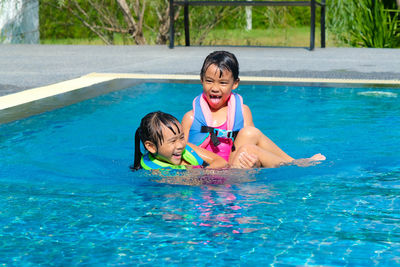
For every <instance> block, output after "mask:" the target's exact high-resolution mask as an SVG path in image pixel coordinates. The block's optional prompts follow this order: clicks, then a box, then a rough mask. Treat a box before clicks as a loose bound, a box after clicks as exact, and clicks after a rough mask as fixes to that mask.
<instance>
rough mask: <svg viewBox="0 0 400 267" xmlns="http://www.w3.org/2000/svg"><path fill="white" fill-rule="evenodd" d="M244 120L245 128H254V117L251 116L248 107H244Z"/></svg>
mask: <svg viewBox="0 0 400 267" xmlns="http://www.w3.org/2000/svg"><path fill="white" fill-rule="evenodd" d="M243 120H244V127H246V126H254V123H253V116H252V115H251V110H250V108H249V107H248V106H247V105H243Z"/></svg>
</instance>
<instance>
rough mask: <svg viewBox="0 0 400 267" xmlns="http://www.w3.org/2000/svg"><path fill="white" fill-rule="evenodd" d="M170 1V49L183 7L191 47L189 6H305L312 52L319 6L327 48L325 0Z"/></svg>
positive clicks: (187, 43) (188, 43) (323, 37)
mask: <svg viewBox="0 0 400 267" xmlns="http://www.w3.org/2000/svg"><path fill="white" fill-rule="evenodd" d="M169 1H170V10H169V11H170V13H169V16H170V32H169V34H170V37H169V41H170V42H169V47H170V48H174V37H175V25H174V24H175V21H174V13H175V6H183V13H184V23H185V45H186V46H190V34H189V6H304V7H309V8H310V9H311V16H310V22H311V23H310V24H311V26H310V27H311V29H310V47H309V49H310V50H313V49H314V43H315V12H316V8H317V6H319V7H320V10H321V22H320V23H321V47H325V0H320V1H317V0H309V1H297V0H293V1H257V0H255V1H254V0H250V1H247V0H245V1H242V0H231V1H226V0H216V1H207V0H169Z"/></svg>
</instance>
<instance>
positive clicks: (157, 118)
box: [133, 111, 228, 170]
mask: <svg viewBox="0 0 400 267" xmlns="http://www.w3.org/2000/svg"><path fill="white" fill-rule="evenodd" d="M202 167H205V168H214V169H217V168H226V167H228V163H227V162H226V160H224V159H223V158H222V157H220V156H218V155H216V154H214V153H212V152H210V151H208V150H206V149H203V148H200V147H198V146H195V145H193V144H188V143H187V142H186V139H185V136H184V133H183V130H182V125H181V124H180V123H179V121H178V120H177V119H176V118H175V117H174V116H172V115H170V114H167V113H164V112H161V111H156V112H151V113H149V114H147V115H146V116H144V117H143V119H142V121H141V123H140V126H139V128H138V129H137V130H136V133H135V162H134V165H133V169H134V170H139V169H146V170H151V169H161V168H172V169H188V168H202Z"/></svg>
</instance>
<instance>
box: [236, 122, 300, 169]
mask: <svg viewBox="0 0 400 267" xmlns="http://www.w3.org/2000/svg"><path fill="white" fill-rule="evenodd" d="M246 144H252V145H256V146H258V147H259V148H260V149H262V150H265V151H267V152H270V153H271V154H275V155H276V156H277V157H279V158H282V159H283V160H284V161H285V162H291V161H293V160H294V158H292V157H291V156H289V155H288V154H286V153H285V152H284V151H283V150H282V149H280V148H279V147H278V146H277V145H276V144H275V143H274V142H272V141H271V139H269V138H268V137H267V136H265V135H264V134H263V133H262V132H261V131H260V130H259V129H257V128H255V127H252V126H246V127H244V128H243V129H241V130H240V132H239V133H238V135H237V137H236V139H235V147H236V148H239V147H241V146H243V145H246ZM232 153H234V152H232Z"/></svg>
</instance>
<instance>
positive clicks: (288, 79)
mask: <svg viewBox="0 0 400 267" xmlns="http://www.w3.org/2000/svg"><path fill="white" fill-rule="evenodd" d="M86 77H113V78H115V79H121V78H125V79H148V80H153V79H154V80H189V81H190V80H194V81H198V80H200V76H199V75H176V74H141V73H131V74H129V73H96V72H93V73H89V74H88V75H86ZM240 80H241V81H244V82H290V83H328V84H330V83H332V84H382V85H400V80H382V79H380V80H378V79H332V78H301V77H261V76H240Z"/></svg>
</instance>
